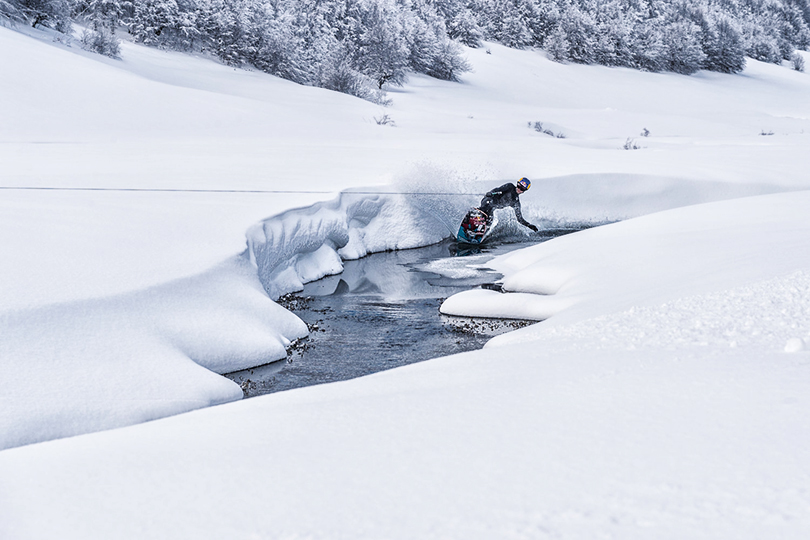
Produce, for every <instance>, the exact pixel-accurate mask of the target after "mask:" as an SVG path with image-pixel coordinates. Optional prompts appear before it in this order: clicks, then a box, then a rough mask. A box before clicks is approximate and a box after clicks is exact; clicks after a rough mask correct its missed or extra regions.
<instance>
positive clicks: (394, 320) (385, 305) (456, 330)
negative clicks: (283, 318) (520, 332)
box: [226, 229, 572, 397]
mask: <svg viewBox="0 0 810 540" xmlns="http://www.w3.org/2000/svg"><path fill="white" fill-rule="evenodd" d="M568 232H572V229H562V230H552V231H545V232H544V234H542V235H538V236H534V237H533V238H532V241H531V242H530V243H527V242H517V243H501V244H496V245H494V246H487V247H486V248H484V249H483V250H475V251H471V252H464V253H458V252H457V249H456V244H455V243H454V242H450V241H449V240H448V241H445V242H442V243H440V244H435V245H432V246H428V247H425V248H419V249H410V250H402V251H392V252H386V253H376V254H373V255H369V256H367V257H364V258H362V259H359V260H355V261H347V262H346V263H345V267H344V270H343V272H342V273H341V274H339V275H335V276H330V277H327V278H324V279H321V280H319V281H315V282H312V283H309V284H307V285H306V287H305V288H304V291H302V292H300V293H297V294H294V295H288V296H286V297H283V298H282V299H280V300H279V303H280V304H281V305H283V306H284V307H286V308H287V309H289V310H291V311H292V312H294V313H295V314H296V315H298V316H299V317H300V318H301V319H302V320H303V321H304V322H306V323H307V325H308V326H309V328H310V335H309V337H308V338H307V339H305V340H302V341H301V342H299V343H297V344H296V345H294V346H293V347H292V348H291V349H290V353H289V354H288V356H287V359H286V360H279V361H278V362H273V363H271V364H267V365H265V366H260V367H258V368H253V369H249V370H244V371H239V372H235V373H230V374H228V375H226V377H229V378H230V379H232V380H234V381H235V382H237V383H239V384H240V385H241V386H242V389H243V391H244V392H245V396H246V397H252V396H258V395H262V394H269V393H272V392H279V391H282V390H289V389H291V388H297V387H302V386H310V385H313V384H322V383H327V382H334V381H340V380H345V379H351V378H354V377H359V376H362V375H368V374H370V373H374V372H377V371H382V370H385V369H391V368H395V367H398V366H403V365H406V364H412V363H414V362H421V361H423V360H428V359H430V358H435V357H438V356H446V355H449V354H454V353H458V352H464V351H469V350H473V349H479V348H481V347H483V345H484V343H486V341H487V340H489V338H491V337H492V336H494V335H497V334H500V333H503V332H507V331H510V330H513V329H515V328H519V327H521V326H525V325H527V324H530V322H528V321H508V320H470V319H465V318H457V317H448V316H445V315H441V314H440V313H439V306H440V305H441V303H442V301H443V300H444V299H445V298H447V297H448V296H450V295H452V294H454V293H456V292H459V291H463V290H467V289H471V288H474V287H478V286H481V285H483V284H488V283H492V282H494V281H496V280H497V279H498V278H499V277H500V275H499V274H497V273H493V272H492V271H491V270H488V269H487V268H486V262H487V261H489V260H490V259H492V258H493V257H494V256H495V255H500V254H503V253H506V252H508V251H511V250H514V249H518V248H523V247H526V246H528V245H530V244H531V243H538V242H542V241H545V240H549V239H551V238H554V237H556V236H560V235H562V234H565V233H568Z"/></svg>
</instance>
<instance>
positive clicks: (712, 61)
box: [703, 15, 745, 73]
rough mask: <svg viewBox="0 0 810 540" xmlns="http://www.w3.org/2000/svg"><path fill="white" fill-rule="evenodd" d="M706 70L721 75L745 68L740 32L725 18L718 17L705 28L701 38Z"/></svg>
mask: <svg viewBox="0 0 810 540" xmlns="http://www.w3.org/2000/svg"><path fill="white" fill-rule="evenodd" d="M703 52H705V53H706V63H705V67H706V69H710V70H712V71H720V72H723V73H737V72H740V71H742V70H743V68H744V67H745V50H744V49H743V45H742V38H741V36H740V32H739V31H738V30H737V29H736V28H735V26H734V25H733V24H732V22H731V21H730V20H729V19H728V18H726V17H725V16H722V15H721V16H720V17H719V18H718V19H717V20H716V21H715V23H714V24H713V25H710V26H708V27H707V29H706V31H705V33H704V36H703Z"/></svg>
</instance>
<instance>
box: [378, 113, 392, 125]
mask: <svg viewBox="0 0 810 540" xmlns="http://www.w3.org/2000/svg"><path fill="white" fill-rule="evenodd" d="M374 121H375V122H377V125H378V126H391V127H397V124H396V122H394V119H393V118H391V117H390V116H389V115H388V114H387V113H386V114H383V115H382V116H375V117H374Z"/></svg>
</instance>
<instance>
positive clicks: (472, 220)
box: [456, 208, 495, 245]
mask: <svg viewBox="0 0 810 540" xmlns="http://www.w3.org/2000/svg"><path fill="white" fill-rule="evenodd" d="M494 227H495V221H493V222H492V223H490V224H489V225H487V215H486V214H485V213H484V212H482V211H481V210H480V209H479V208H470V211H469V212H467V215H465V216H464V219H462V220H461V225H460V226H459V228H458V233H456V240H457V241H458V242H459V243H461V244H472V245H477V244H481V243H483V242H484V241H485V240H486V239H487V237H488V236H489V233H490V232H491V231H492V229H493V228H494Z"/></svg>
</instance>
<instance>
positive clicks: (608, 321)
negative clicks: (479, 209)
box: [0, 28, 810, 538]
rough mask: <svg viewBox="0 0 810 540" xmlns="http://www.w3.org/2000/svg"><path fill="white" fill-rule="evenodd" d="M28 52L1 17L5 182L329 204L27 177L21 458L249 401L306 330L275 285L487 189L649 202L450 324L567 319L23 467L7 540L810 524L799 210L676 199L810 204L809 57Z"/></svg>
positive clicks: (532, 214) (550, 201) (8, 437)
mask: <svg viewBox="0 0 810 540" xmlns="http://www.w3.org/2000/svg"><path fill="white" fill-rule="evenodd" d="M33 35H34V38H32V37H30V36H27V35H24V34H20V33H16V32H14V31H11V30H9V29H6V28H0V60H1V61H0V70H2V75H3V76H2V77H0V95H2V97H3V99H0V117H2V118H3V119H4V121H3V122H2V123H0V163H2V172H0V178H1V179H2V182H0V184H2V186H4V187H9V186H18V187H25V186H28V187H35V186H39V187H73V188H76V187H81V188H87V187H93V188H115V189H120V188H161V189H189V188H191V189H201V188H202V189H208V190H230V189H238V190H263V191H285V192H286V191H290V190H292V191H301V192H302V193H241V192H237V193H228V192H222V191H215V192H203V193H200V192H194V193H189V192H179V191H152V192H132V191H43V190H39V191H34V190H31V191H26V190H5V189H4V190H2V191H0V208H1V210H0V231H2V233H0V248H2V252H3V253H4V254H5V256H4V257H2V258H0V278H2V280H1V281H0V282H1V283H2V285H0V302H2V312H0V333H1V334H2V335H3V339H2V342H0V370H2V372H1V373H0V378H2V381H3V387H4V391H3V393H2V395H0V411H2V412H0V447H2V448H10V447H14V446H19V445H23V444H27V443H32V442H36V441H45V440H49V439H54V438H59V437H66V436H69V435H78V434H83V433H87V432H90V431H96V430H102V429H108V428H112V427H116V426H127V425H131V424H133V423H138V422H143V421H145V420H149V419H154V418H158V417H161V416H166V415H171V414H177V413H181V412H183V411H188V410H190V409H195V408H200V407H205V406H206V405H211V404H216V403H222V402H225V401H230V400H234V399H238V397H239V395H240V394H239V389H238V388H237V387H236V386H235V385H233V384H232V383H230V382H229V381H226V380H224V379H222V378H220V377H218V376H217V375H215V374H214V373H212V371H215V372H225V371H229V370H231V369H238V368H240V367H246V366H249V365H254V364H257V363H262V362H265V361H267V360H271V359H274V358H279V357H282V356H283V354H284V347H285V345H287V344H288V343H289V341H290V340H292V339H294V338H296V337H299V336H300V335H303V333H304V332H305V330H306V329H305V328H304V327H303V324H302V323H301V321H299V320H298V319H297V318H296V317H294V316H293V315H291V314H289V313H288V312H286V311H284V310H282V309H281V308H279V307H278V306H277V305H276V304H274V303H273V302H272V301H271V300H270V298H269V297H268V294H267V290H264V289H263V288H262V285H261V284H260V283H259V281H258V279H257V276H258V275H260V276H261V277H262V279H264V280H265V283H266V284H269V285H268V286H267V287H266V288H267V289H269V291H270V294H271V295H272V296H275V295H277V294H281V293H282V292H285V291H287V290H291V289H294V288H295V287H298V286H300V283H301V282H303V281H306V280H308V279H314V278H315V277H317V276H319V275H324V274H326V273H331V272H337V271H339V270H340V267H341V261H340V257H341V256H342V257H357V256H361V255H363V254H364V253H366V252H368V251H373V250H377V249H386V248H389V247H397V246H399V247H408V246H413V245H418V244H420V243H426V242H430V241H434V240H436V239H438V238H440V237H442V236H444V235H445V231H444V229H446V224H445V222H448V223H454V222H455V220H457V219H458V218H459V217H460V215H457V214H458V213H459V212H463V209H464V207H465V206H468V205H470V204H472V203H473V202H474V201H475V200H476V198H477V196H479V195H480V194H481V193H482V192H483V191H485V190H486V189H487V188H489V187H491V186H492V185H493V184H494V185H497V183H501V182H503V181H505V180H514V179H515V178H517V177H519V176H523V175H525V176H529V177H530V178H532V179H533V180H534V186H533V188H532V190H531V191H530V192H529V193H527V194H526V195H524V196H523V198H522V199H523V205H524V209H525V211H524V214H525V215H526V217H527V218H528V219H529V220H531V221H534V222H537V223H541V224H556V223H564V222H567V221H583V220H585V221H594V222H601V221H606V220H608V221H609V220H615V219H621V218H628V217H634V216H643V215H646V214H652V215H648V216H646V217H643V218H640V219H637V220H628V221H626V222H622V223H618V224H614V225H610V226H607V227H604V228H598V229H593V230H590V231H586V232H584V233H580V234H576V235H572V236H568V237H564V238H561V239H559V240H556V241H554V242H551V243H549V244H546V245H544V246H540V247H538V248H535V249H532V250H527V251H522V252H517V253H515V254H513V255H510V256H508V257H505V258H502V259H499V260H497V261H494V262H493V265H495V266H497V267H498V268H499V269H500V270H501V271H503V272H504V273H505V274H506V278H505V285H506V286H507V288H508V289H510V290H512V291H516V292H513V293H510V294H507V295H498V296H497V297H495V296H493V295H497V294H498V293H492V294H491V295H490V294H489V293H486V294H487V295H488V296H486V297H484V298H473V297H471V295H470V294H469V293H467V294H464V295H461V296H459V297H456V298H455V299H452V300H451V301H449V302H448V304H446V307H447V306H449V305H450V304H451V303H452V302H456V303H457V304H459V305H460V307H459V308H458V309H460V310H462V311H463V312H466V313H472V312H473V311H474V310H479V309H482V308H485V309H487V310H491V309H493V307H494V306H495V305H496V304H495V303H494V302H495V300H493V299H494V298H497V302H500V303H501V310H502V311H501V312H500V313H499V314H500V315H504V316H525V315H526V314H527V312H528V311H530V310H534V311H532V313H535V314H536V313H538V312H542V317H545V316H549V315H551V316H552V317H551V318H550V319H549V320H548V321H547V322H544V323H541V324H539V325H536V326H533V327H530V328H527V329H525V330H523V331H521V332H518V333H515V334H511V335H507V336H504V337H502V338H499V339H498V340H495V341H493V342H492V343H491V344H490V346H489V347H488V348H487V349H486V350H484V351H479V352H476V353H472V354H468V355H459V356H457V357H452V358H446V359H440V360H434V361H431V362H426V363H424V364H422V365H418V366H410V367H408V368H405V369H400V370H395V371H392V372H388V373H382V374H378V375H375V376H372V377H367V378H364V379H360V380H355V381H348V382H345V383H339V384H334V385H327V386H322V387H315V388H309V389H302V390H297V391H292V392H288V393H283V394H278V395H274V396H268V397H266V398H259V399H253V400H249V401H245V402H239V403H229V404H225V405H221V406H217V407H210V408H206V409H203V410H200V411H196V412H194V413H190V414H181V415H179V416H175V417H173V418H169V419H164V420H158V421H155V422H149V423H146V424H142V425H137V426H131V427H126V428H123V429H116V430H111V431H104V432H100V433H94V434H89V435H82V436H79V437H73V438H68V439H62V440H57V441H51V442H47V443H43V444H33V445H29V446H24V447H21V448H10V449H7V450H3V451H2V452H0V484H2V486H3V489H2V490H0V536H2V537H3V538H6V537H8V538H49V537H54V536H59V537H67V538H93V537H95V538H109V537H120V538H142V537H144V536H148V537H167V538H169V537H172V538H176V537H178V536H181V537H188V538H222V537H230V536H251V535H253V536H256V537H312V538H341V537H347V538H380V537H392V538H413V537H436V538H439V537H442V538H447V537H457V538H461V537H464V538H469V537H472V538H490V537H493V536H501V537H503V536H506V537H510V536H511V537H516V538H519V537H538V536H540V537H542V536H543V535H546V536H554V535H562V536H569V537H581V538H592V537H594V536H597V535H599V534H602V533H605V534H615V535H616V536H621V537H631V538H632V537H650V536H654V537H656V538H683V537H705V538H717V537H735V538H739V537H751V538H755V537H762V536H787V537H802V536H805V535H806V533H807V532H808V531H807V529H808V517H809V516H808V512H807V508H808V507H810V504H809V503H810V501H808V496H807V492H806V489H805V488H804V486H806V485H807V476H808V470H807V467H806V465H805V464H806V463H807V462H808V460H807V457H808V456H807V455H806V452H805V451H804V450H803V449H804V448H807V447H808V444H807V442H808V441H806V440H805V439H806V436H805V434H806V433H808V430H807V427H808V426H807V421H806V418H805V416H804V415H803V414H802V411H803V410H806V407H807V405H808V403H807V398H806V397H805V396H806V393H805V392H804V391H803V389H804V388H805V387H806V386H807V382H808V381H806V373H805V371H806V369H805V368H806V354H807V353H806V352H804V351H801V350H800V351H799V352H797V353H796V354H787V353H785V352H783V350H784V349H785V347H787V348H788V349H790V350H797V349H803V348H804V342H803V341H799V340H800V339H803V338H807V337H808V332H809V331H810V328H808V327H810V321H807V311H808V310H807V308H806V307H805V306H806V298H807V295H806V294H804V292H805V291H806V290H807V287H808V286H810V284H808V282H807V262H808V261H807V260H806V256H805V255H804V250H803V243H804V241H805V239H806V237H807V234H806V233H807V228H808V226H810V224H809V223H808V221H807V219H808V218H806V217H805V216H804V212H803V211H802V210H803V208H806V206H807V202H808V201H807V200H806V199H807V193H806V192H800V193H788V194H785V193H782V194H776V195H767V196H764V197H753V198H749V199H739V200H734V201H728V202H722V203H716V204H708V205H701V206H694V207H689V208H678V207H682V206H686V205H692V204H697V203H705V202H708V201H718V200H723V199H732V198H736V197H741V196H752V195H763V194H773V193H778V192H784V191H789V190H806V189H810V177H808V176H807V174H806V159H805V157H804V156H806V154H807V149H808V148H807V147H808V146H809V145H810V138H809V137H810V101H808V100H807V99H806V96H807V95H808V90H810V77H808V75H806V74H804V73H797V72H794V71H791V70H789V69H788V68H786V67H780V66H774V65H768V64H762V63H758V62H754V61H749V64H748V67H747V68H746V71H745V72H744V73H743V74H741V75H738V76H727V75H719V74H704V73H700V74H697V75H695V76H692V77H683V76H679V75H673V74H650V73H641V72H635V71H632V70H626V69H610V68H603V67H592V66H577V65H560V64H555V63H552V62H549V61H548V60H547V59H545V57H544V56H543V55H542V53H538V52H533V51H514V50H509V49H505V48H502V47H499V46H495V45H491V46H489V50H490V52H491V54H488V53H487V51H486V50H484V49H480V50H469V51H468V56H469V59H470V61H471V63H472V64H473V67H474V72H473V73H470V74H467V75H466V76H465V77H464V79H463V81H462V82H461V83H448V82H443V81H435V80H433V79H429V78H427V77H418V76H414V77H412V78H411V80H410V81H409V83H408V84H407V85H406V86H405V87H403V88H401V89H395V90H393V91H391V92H390V97H391V98H392V99H393V103H392V105H391V106H390V107H389V108H387V109H381V108H380V107H378V106H376V105H372V104H370V103H367V102H363V101H360V100H357V99H354V98H350V97H348V96H344V95H340V94H335V93H331V92H327V91H324V90H320V89H313V88H302V87H300V86H297V85H294V84H292V83H289V82H285V81H281V80H278V79H276V78H273V77H270V76H267V75H264V74H259V73H255V72H249V71H241V70H234V69H232V68H227V67H224V66H221V65H218V64H215V63H211V62H208V61H206V60H205V59H200V58H193V57H189V56H185V55H181V54H176V53H168V52H163V51H157V50H151V49H145V48H142V47H137V46H133V45H129V44H124V47H123V58H124V60H123V61H112V60H107V59H102V58H99V57H96V56H92V55H88V54H85V53H82V52H80V51H77V50H75V49H73V48H67V47H64V46H63V45H60V44H54V43H50V42H48V41H47V40H46V39H44V37H43V35H42V34H39V33H36V32H34V33H33ZM31 66H36V67H37V68H36V69H31ZM384 114H388V115H389V116H390V117H391V118H392V119H393V120H394V121H395V123H396V126H395V127H392V126H391V125H378V124H377V121H376V120H375V117H376V118H377V119H379V118H381V117H382V115H384ZM530 122H531V123H534V122H543V125H544V126H545V127H546V128H547V129H550V130H552V131H555V132H557V133H563V134H564V135H565V136H566V137H565V138H554V137H550V136H548V135H545V134H542V133H539V132H537V131H535V130H534V129H533V128H532V127H531V126H530V125H529V123H530ZM532 125H533V124H532ZM644 128H647V129H648V130H649V131H650V136H649V137H640V136H639V133H640V132H641V131H642V129H644ZM771 132H773V134H772V135H767V133H771ZM762 133H766V135H763V134H762ZM629 137H630V138H634V139H635V143H637V146H640V147H641V148H639V149H636V150H623V149H622V146H623V145H624V144H625V142H626V140H627V139H628V138H629ZM369 186H377V187H373V188H369ZM351 189H354V191H355V193H356V192H357V191H379V192H385V193H386V194H385V195H377V194H369V195H364V194H355V195H346V194H344V195H341V196H339V197H338V193H339V192H341V191H344V190H351ZM397 192H408V193H412V192H417V193H424V194H427V195H421V196H401V195H398V194H397ZM435 192H453V193H458V195H457V196H450V198H449V199H443V198H441V197H438V196H431V195H429V194H430V193H435ZM427 200H430V201H432V202H433V203H435V204H436V206H435V207H427V204H428V203H426V201H427ZM313 203H320V204H319V205H317V206H310V205H312V204H313ZM300 207H305V208H303V209H301V208H300ZM672 208H678V209H677V210H673V211H669V212H664V213H655V212H659V211H661V210H666V209H672ZM425 210H427V212H425ZM654 213H655V214H654ZM428 214H429V216H428ZM402 220H410V221H411V222H412V223H414V227H411V228H397V227H393V224H395V223H399V222H401V221H402ZM443 228H444V229H443ZM403 231H404V232H403ZM279 250H289V251H285V252H283V257H280V256H279V255H280V252H279ZM537 293H555V294H553V295H552V296H550V297H547V298H546V297H538V295H537ZM475 294H480V293H475ZM514 298H518V300H519V301H518V302H515V301H513V299H514ZM448 309H449V308H448ZM490 313H491V311H490ZM692 314H699V316H695V317H691V315H692ZM538 318H540V316H539V315H538ZM347 352H348V351H347ZM99 509H103V511H101V512H99V511H98V510H99ZM650 531H653V533H652V534H651V533H650Z"/></svg>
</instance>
